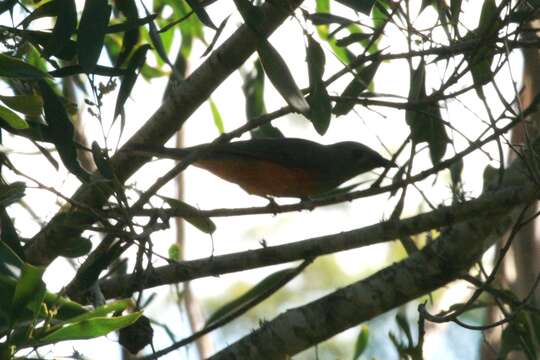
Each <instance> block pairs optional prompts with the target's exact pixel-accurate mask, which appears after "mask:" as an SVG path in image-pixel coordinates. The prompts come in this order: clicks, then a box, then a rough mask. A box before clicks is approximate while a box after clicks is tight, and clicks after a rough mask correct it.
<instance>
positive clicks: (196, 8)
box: [186, 0, 217, 30]
mask: <svg viewBox="0 0 540 360" xmlns="http://www.w3.org/2000/svg"><path fill="white" fill-rule="evenodd" d="M186 2H187V3H188V4H189V6H190V7H191V9H192V10H193V12H195V14H197V17H198V18H199V20H201V22H202V23H203V24H204V25H206V26H208V27H209V28H211V29H214V30H216V29H217V28H216V25H214V23H213V22H212V19H210V16H208V13H207V12H206V10H205V9H204V7H203V6H202V5H201V4H200V3H199V1H198V0H186Z"/></svg>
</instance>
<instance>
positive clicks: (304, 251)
mask: <svg viewBox="0 0 540 360" xmlns="http://www.w3.org/2000/svg"><path fill="white" fill-rule="evenodd" d="M538 195H539V191H538V189H537V187H536V186H535V185H533V184H528V185H526V186H510V187H508V188H504V189H502V190H499V191H497V192H494V193H488V194H485V195H483V196H481V197H480V198H478V199H474V200H471V201H468V202H465V203H463V204H459V205H453V206H449V207H440V208H438V209H436V210H434V211H431V212H429V213H425V214H421V215H417V216H413V217H411V218H408V219H403V220H400V221H384V222H381V223H379V224H375V225H370V226H367V227H364V228H361V229H355V230H351V231H346V232H342V233H338V234H332V235H326V236H321V237H316V238H311V239H306V240H301V241H297V242H291V243H287V244H284V245H278V246H271V247H265V248H262V249H257V250H250V251H245V252H239V253H234V254H227V255H221V256H213V257H211V258H208V259H198V260H191V261H182V262H178V263H174V264H171V265H166V266H162V267H159V268H155V269H150V270H148V271H147V272H146V273H145V274H144V275H143V276H142V279H144V284H141V277H140V276H138V277H135V276H134V275H124V276H121V277H117V278H112V279H109V280H105V281H102V282H101V283H100V287H101V289H102V292H103V294H104V296H105V297H106V298H114V297H123V296H129V295H131V294H132V293H133V292H135V291H140V290H141V289H148V288H152V287H155V286H160V285H166V284H174V283H178V282H182V281H188V280H193V279H197V278H201V277H205V276H217V275H221V274H225V273H231V272H235V271H243V270H248V269H253V268H258V267H263V266H270V265H276V264H282V263H286V262H290V261H296V260H302V259H306V258H311V257H317V256H320V255H326V254H330V253H334V252H337V251H344V250H349V249H353V248H359V247H364V246H369V245H373V244H378V243H382V242H386V241H391V240H394V239H398V238H400V237H403V236H411V235H415V234H418V233H421V232H424V231H429V230H431V229H438V228H441V227H448V226H452V225H454V224H457V223H460V222H463V221H466V220H470V219H471V218H476V217H479V216H486V215H490V216H494V217H495V216H498V215H499V214H501V213H504V212H505V211H507V209H508V208H509V207H512V206H516V205H519V204H522V203H526V202H529V201H531V199H534V198H536V197H537V196H538Z"/></svg>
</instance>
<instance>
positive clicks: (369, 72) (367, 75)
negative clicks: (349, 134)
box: [333, 61, 380, 116]
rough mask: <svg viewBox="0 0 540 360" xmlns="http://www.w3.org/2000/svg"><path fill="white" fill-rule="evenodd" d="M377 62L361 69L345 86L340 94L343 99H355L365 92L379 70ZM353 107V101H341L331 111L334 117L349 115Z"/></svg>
mask: <svg viewBox="0 0 540 360" xmlns="http://www.w3.org/2000/svg"><path fill="white" fill-rule="evenodd" d="M379 64H380V62H379V61H373V62H372V63H371V64H369V65H368V66H366V67H363V68H361V69H360V70H359V71H358V75H357V76H355V78H354V79H353V80H352V81H351V82H350V83H349V85H347V87H346V88H345V90H344V91H343V93H342V94H341V96H342V97H344V98H356V97H358V95H360V93H362V92H363V91H364V90H366V89H367V88H368V86H369V84H370V83H371V81H372V80H373V77H374V76H375V74H376V73H377V69H378V68H379ZM354 105H355V101H354V100H346V99H344V100H341V101H338V102H337V103H336V105H335V106H334V109H333V113H334V114H336V115H338V116H339V115H344V114H347V113H349V111H351V110H352V109H353V107H354Z"/></svg>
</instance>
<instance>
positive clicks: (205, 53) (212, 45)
mask: <svg viewBox="0 0 540 360" xmlns="http://www.w3.org/2000/svg"><path fill="white" fill-rule="evenodd" d="M230 17H231V15H229V16H227V17H226V18H225V19H224V20H223V21H222V22H221V24H219V27H218V29H217V31H216V33H215V34H214V37H213V38H212V42H210V45H208V47H207V48H206V50H205V51H204V53H203V54H202V55H201V57H205V56H206V55H208V54H209V53H210V51H212V49H213V48H214V46H215V45H216V42H217V40H218V38H219V35H221V33H222V32H223V29H225V25H227V21H229V18H230Z"/></svg>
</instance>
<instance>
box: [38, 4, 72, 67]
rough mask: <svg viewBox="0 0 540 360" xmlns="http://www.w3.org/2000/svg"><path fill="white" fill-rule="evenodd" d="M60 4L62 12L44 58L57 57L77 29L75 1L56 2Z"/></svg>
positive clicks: (57, 19) (44, 51) (59, 13)
mask: <svg viewBox="0 0 540 360" xmlns="http://www.w3.org/2000/svg"><path fill="white" fill-rule="evenodd" d="M54 1H56V2H58V6H59V7H60V10H59V11H58V14H57V16H56V23H55V24H54V28H53V31H52V36H51V38H50V39H49V41H48V42H47V45H46V46H45V48H44V49H43V56H44V57H48V56H50V55H56V54H58V53H61V52H62V50H63V49H64V48H65V47H66V46H67V44H68V43H69V40H70V37H71V35H72V34H73V33H74V32H75V30H76V28H77V9H76V8H75V0H54Z"/></svg>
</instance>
